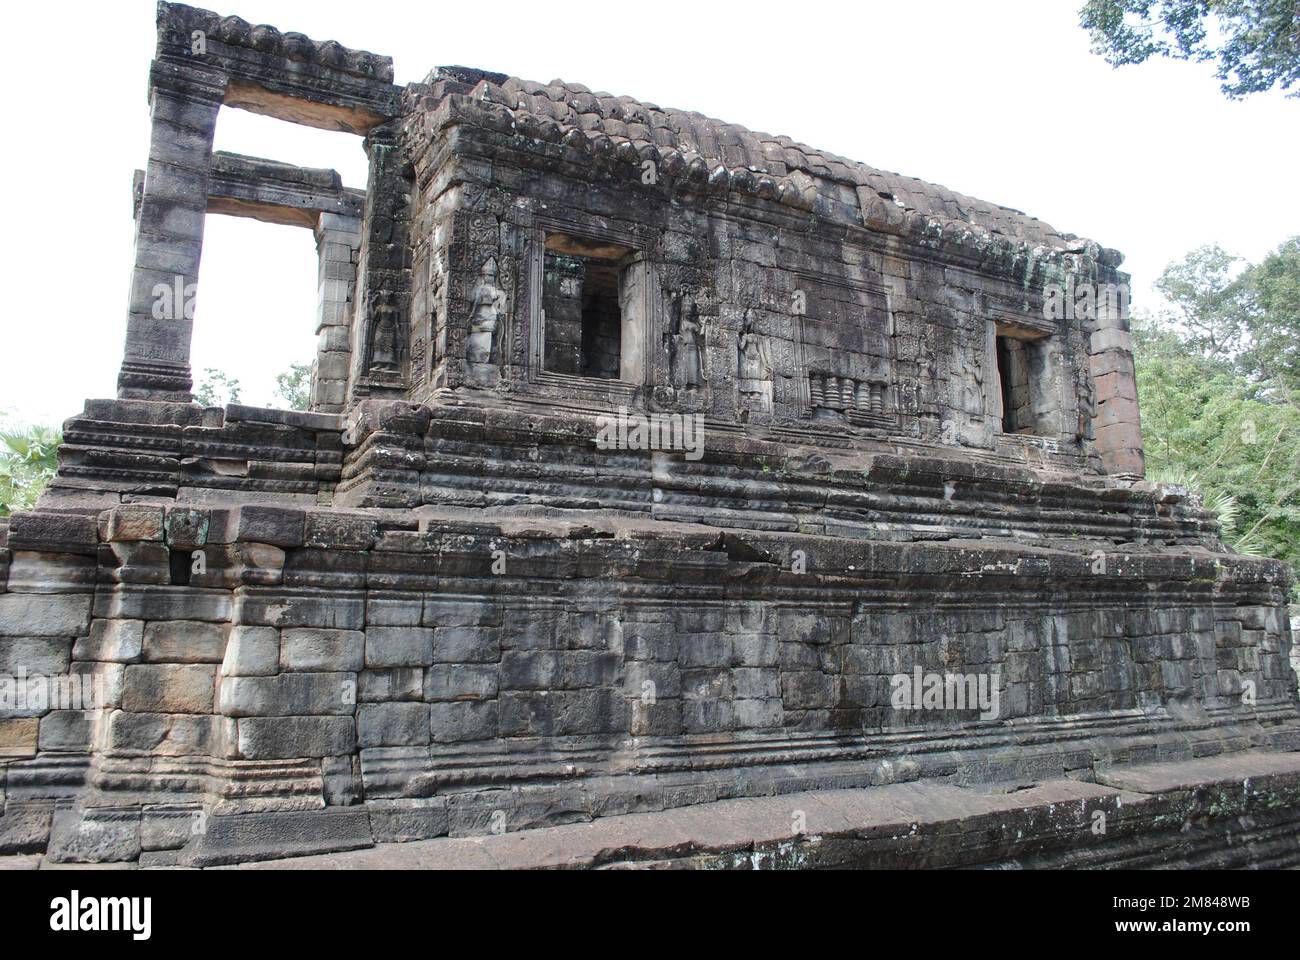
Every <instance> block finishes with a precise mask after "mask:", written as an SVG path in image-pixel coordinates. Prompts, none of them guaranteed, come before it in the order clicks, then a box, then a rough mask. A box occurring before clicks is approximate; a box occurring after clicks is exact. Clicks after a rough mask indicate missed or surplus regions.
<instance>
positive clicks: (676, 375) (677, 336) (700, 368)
mask: <svg viewBox="0 0 1300 960" xmlns="http://www.w3.org/2000/svg"><path fill="white" fill-rule="evenodd" d="M702 333H703V327H702V326H701V324H700V308H699V305H698V304H696V302H695V298H694V297H692V296H690V295H689V294H686V295H683V296H680V297H678V298H677V299H676V300H675V301H674V302H673V332H672V340H671V342H670V344H669V350H670V355H671V360H672V375H673V383H674V385H677V386H680V387H681V388H683V389H685V390H698V389H700V388H701V387H703V386H704V365H703V361H702V356H703V349H702V346H701V342H700V341H701V338H702Z"/></svg>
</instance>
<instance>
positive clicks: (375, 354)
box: [369, 293, 401, 373]
mask: <svg viewBox="0 0 1300 960" xmlns="http://www.w3.org/2000/svg"><path fill="white" fill-rule="evenodd" d="M369 357H370V365H369V368H370V372H371V373H395V372H397V370H398V369H399V366H400V361H401V358H400V356H399V353H398V345H397V310H396V308H395V307H394V306H393V304H392V294H391V293H387V294H376V295H375V296H374V297H372V299H371V301H370V350H369Z"/></svg>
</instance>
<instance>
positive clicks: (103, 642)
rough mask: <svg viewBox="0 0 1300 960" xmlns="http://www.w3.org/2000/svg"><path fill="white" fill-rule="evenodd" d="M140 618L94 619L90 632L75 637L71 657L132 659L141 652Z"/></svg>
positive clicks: (79, 658)
mask: <svg viewBox="0 0 1300 960" xmlns="http://www.w3.org/2000/svg"><path fill="white" fill-rule="evenodd" d="M144 627H145V624H144V621H143V620H95V621H94V622H93V623H91V625H90V636H88V637H82V638H80V639H78V640H77V642H76V644H75V645H74V646H73V648H72V659H74V660H98V661H104V662H110V663H136V662H138V661H139V660H140V658H141V657H142V656H143V655H144Z"/></svg>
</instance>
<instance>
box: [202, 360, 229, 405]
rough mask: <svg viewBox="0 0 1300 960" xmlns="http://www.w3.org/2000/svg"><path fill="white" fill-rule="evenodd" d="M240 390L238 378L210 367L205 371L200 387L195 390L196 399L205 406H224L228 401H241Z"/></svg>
mask: <svg viewBox="0 0 1300 960" xmlns="http://www.w3.org/2000/svg"><path fill="white" fill-rule="evenodd" d="M239 390H240V387H239V381H238V380H235V379H233V378H231V377H227V376H226V375H225V374H224V373H222V372H221V371H220V370H214V369H212V368H211V367H208V368H207V369H205V370H204V371H203V379H202V381H200V382H199V385H198V389H196V390H195V391H194V399H195V401H197V402H198V403H201V404H202V405H203V406H205V407H224V406H225V405H226V404H228V403H238V402H239Z"/></svg>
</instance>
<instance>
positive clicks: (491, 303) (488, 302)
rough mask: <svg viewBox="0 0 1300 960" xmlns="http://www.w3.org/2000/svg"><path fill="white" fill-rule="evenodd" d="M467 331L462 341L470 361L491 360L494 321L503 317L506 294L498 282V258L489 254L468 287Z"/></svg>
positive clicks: (466, 357)
mask: <svg viewBox="0 0 1300 960" xmlns="http://www.w3.org/2000/svg"><path fill="white" fill-rule="evenodd" d="M469 302H470V331H469V337H468V338H466V341H465V359H466V360H468V361H469V362H470V363H483V364H487V363H491V362H492V341H493V338H494V337H495V336H496V330H497V325H498V324H499V323H500V322H501V320H502V319H504V317H505V312H506V294H505V291H504V290H502V289H501V288H500V287H499V286H497V261H496V258H495V257H489V258H488V260H487V262H486V263H484V264H483V269H482V271H481V272H480V273H479V275H478V282H477V283H475V284H474V289H473V290H472V291H470V295H469Z"/></svg>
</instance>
